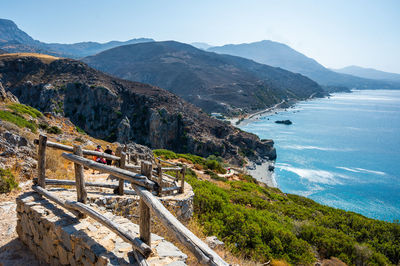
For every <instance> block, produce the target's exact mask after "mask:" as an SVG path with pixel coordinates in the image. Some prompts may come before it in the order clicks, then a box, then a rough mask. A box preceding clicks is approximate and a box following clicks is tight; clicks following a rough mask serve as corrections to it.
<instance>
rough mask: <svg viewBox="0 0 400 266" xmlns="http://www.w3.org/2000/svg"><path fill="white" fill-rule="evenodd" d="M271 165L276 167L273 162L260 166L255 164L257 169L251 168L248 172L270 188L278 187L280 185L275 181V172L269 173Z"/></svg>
mask: <svg viewBox="0 0 400 266" xmlns="http://www.w3.org/2000/svg"><path fill="white" fill-rule="evenodd" d="M270 165H272V166H274V162H273V161H267V162H265V163H262V164H260V165H257V164H255V163H254V166H255V168H253V167H251V169H249V168H248V169H247V172H248V173H249V174H250V175H252V176H253V177H254V178H255V179H257V181H260V182H262V183H264V184H266V185H267V186H269V187H278V184H277V183H276V180H275V173H274V171H269V170H268V169H269V167H270Z"/></svg>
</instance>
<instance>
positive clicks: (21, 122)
mask: <svg viewBox="0 0 400 266" xmlns="http://www.w3.org/2000/svg"><path fill="white" fill-rule="evenodd" d="M0 119H1V120H5V121H8V122H11V123H13V124H15V125H17V126H19V127H26V128H29V129H30V130H31V131H32V132H34V133H35V132H36V130H37V125H36V123H35V122H34V121H28V120H26V119H25V118H24V117H23V116H21V115H19V114H18V113H12V112H10V111H4V110H0Z"/></svg>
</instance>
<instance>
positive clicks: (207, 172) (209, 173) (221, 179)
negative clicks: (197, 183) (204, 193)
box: [204, 170, 227, 181]
mask: <svg viewBox="0 0 400 266" xmlns="http://www.w3.org/2000/svg"><path fill="white" fill-rule="evenodd" d="M204 173H206V174H207V175H209V176H210V177H211V178H212V179H214V180H218V181H227V179H226V178H225V177H221V176H219V175H218V174H216V173H214V172H213V171H210V170H206V171H204Z"/></svg>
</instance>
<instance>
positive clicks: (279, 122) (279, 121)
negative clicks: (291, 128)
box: [275, 120, 292, 125]
mask: <svg viewBox="0 0 400 266" xmlns="http://www.w3.org/2000/svg"><path fill="white" fill-rule="evenodd" d="M275 123H277V124H285V125H291V124H292V121H290V120H276V121H275Z"/></svg>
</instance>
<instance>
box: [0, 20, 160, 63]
mask: <svg viewBox="0 0 400 266" xmlns="http://www.w3.org/2000/svg"><path fill="white" fill-rule="evenodd" d="M152 41H154V40H153V39H148V38H139V39H132V40H128V41H125V42H119V41H111V42H107V43H97V42H79V43H73V44H61V43H43V42H40V41H37V40H34V39H33V38H32V37H31V36H29V35H28V34H27V33H25V32H24V31H22V30H20V29H19V28H18V26H17V25H16V24H15V23H14V22H13V21H11V20H7V19H0V48H2V49H3V50H6V51H7V52H10V53H20V52H29V53H44V54H51V55H56V56H63V57H71V58H81V57H85V56H89V55H93V54H97V53H99V52H102V51H104V50H107V49H110V48H113V47H117V46H121V45H127V44H133V43H141V42H152Z"/></svg>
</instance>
